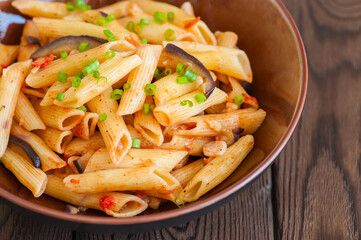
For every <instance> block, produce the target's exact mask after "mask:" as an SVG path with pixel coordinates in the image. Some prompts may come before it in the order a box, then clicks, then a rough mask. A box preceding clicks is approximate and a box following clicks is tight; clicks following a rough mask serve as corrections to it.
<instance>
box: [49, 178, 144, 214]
mask: <svg viewBox="0 0 361 240" xmlns="http://www.w3.org/2000/svg"><path fill="white" fill-rule="evenodd" d="M45 194H47V195H49V196H51V197H54V198H56V199H59V200H62V201H64V202H68V203H70V204H73V205H75V206H79V207H86V208H92V209H97V210H100V211H103V212H105V213H106V214H108V215H110V216H113V217H132V216H135V215H137V214H139V213H141V212H143V211H144V210H145V209H147V207H148V205H147V203H146V202H145V201H143V200H142V199H140V198H138V197H136V196H134V195H130V194H124V193H115V192H108V193H97V194H78V193H74V192H72V191H70V190H69V189H67V188H66V187H65V185H64V183H63V181H62V178H60V177H57V176H55V175H49V176H48V184H47V186H46V189H45Z"/></svg>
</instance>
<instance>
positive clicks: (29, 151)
mask: <svg viewBox="0 0 361 240" xmlns="http://www.w3.org/2000/svg"><path fill="white" fill-rule="evenodd" d="M9 141H10V142H11V143H13V144H16V145H18V146H20V147H21V148H23V149H24V151H25V152H26V153H27V154H28V156H29V157H30V159H31V161H32V162H33V163H34V166H35V167H36V168H40V167H41V161H40V157H39V156H38V154H37V153H36V152H35V151H34V149H33V148H32V147H31V146H30V144H29V143H27V142H25V141H24V140H22V139H20V138H18V137H15V136H14V135H10V138H9Z"/></svg>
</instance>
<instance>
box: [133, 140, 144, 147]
mask: <svg viewBox="0 0 361 240" xmlns="http://www.w3.org/2000/svg"><path fill="white" fill-rule="evenodd" d="M141 142H142V141H140V139H137V138H133V139H132V148H140V144H141Z"/></svg>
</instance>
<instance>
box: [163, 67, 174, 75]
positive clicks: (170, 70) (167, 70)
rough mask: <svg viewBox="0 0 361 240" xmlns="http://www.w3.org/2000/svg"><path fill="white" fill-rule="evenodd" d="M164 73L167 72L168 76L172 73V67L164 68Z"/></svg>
mask: <svg viewBox="0 0 361 240" xmlns="http://www.w3.org/2000/svg"><path fill="white" fill-rule="evenodd" d="M164 74H165V75H166V76H169V75H171V74H172V69H170V68H167V69H165V70H164Z"/></svg>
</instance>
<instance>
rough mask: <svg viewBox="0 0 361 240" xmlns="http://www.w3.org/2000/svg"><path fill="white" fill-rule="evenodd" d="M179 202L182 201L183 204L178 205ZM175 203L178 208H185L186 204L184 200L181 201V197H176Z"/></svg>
mask: <svg viewBox="0 0 361 240" xmlns="http://www.w3.org/2000/svg"><path fill="white" fill-rule="evenodd" d="M177 201H180V202H181V204H178V203H177ZM174 203H175V204H176V205H177V207H179V208H182V207H184V206H185V205H186V204H185V203H184V201H183V200H182V199H180V198H179V197H176V198H175V199H174Z"/></svg>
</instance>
